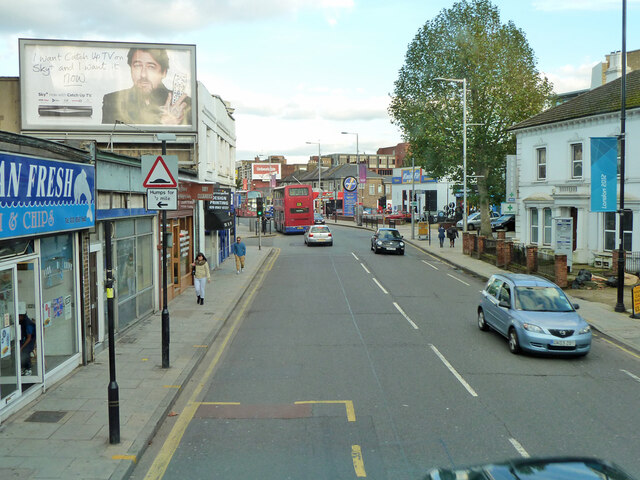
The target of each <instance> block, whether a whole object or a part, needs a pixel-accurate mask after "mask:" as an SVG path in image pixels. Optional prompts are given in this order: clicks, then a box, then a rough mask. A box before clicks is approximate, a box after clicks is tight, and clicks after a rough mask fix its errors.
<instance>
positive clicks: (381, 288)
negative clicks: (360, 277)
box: [373, 278, 389, 295]
mask: <svg viewBox="0 0 640 480" xmlns="http://www.w3.org/2000/svg"><path fill="white" fill-rule="evenodd" d="M373 281H374V282H376V285H378V286H379V287H380V290H382V291H383V292H384V293H385V295H389V292H387V291H386V290H385V288H384V287H383V286H382V285H380V282H379V281H378V280H376V279H375V278H374V279H373Z"/></svg>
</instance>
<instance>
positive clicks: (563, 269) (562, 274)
mask: <svg viewBox="0 0 640 480" xmlns="http://www.w3.org/2000/svg"><path fill="white" fill-rule="evenodd" d="M555 260H556V262H555V282H556V285H558V286H559V287H560V288H565V287H566V286H567V256H566V255H556V256H555Z"/></svg>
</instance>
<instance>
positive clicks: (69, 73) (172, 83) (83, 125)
mask: <svg viewBox="0 0 640 480" xmlns="http://www.w3.org/2000/svg"><path fill="white" fill-rule="evenodd" d="M20 89H21V109H22V110H21V111H22V129H23V130H64V131H69V130H75V131H109V132H112V131H114V130H115V131H118V132H122V131H133V132H139V131H141V130H142V131H143V132H156V131H160V132H193V131H195V130H196V104H195V98H193V95H194V94H195V92H196V47H195V45H170V44H155V43H154V44H152V43H118V42H78V41H67V40H38V39H20ZM116 127H117V128H116Z"/></svg>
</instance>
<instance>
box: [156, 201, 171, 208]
mask: <svg viewBox="0 0 640 480" xmlns="http://www.w3.org/2000/svg"><path fill="white" fill-rule="evenodd" d="M168 205H169V204H168V203H162V202H158V208H162V207H166V206H168Z"/></svg>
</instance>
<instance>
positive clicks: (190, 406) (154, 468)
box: [144, 248, 280, 480]
mask: <svg viewBox="0 0 640 480" xmlns="http://www.w3.org/2000/svg"><path fill="white" fill-rule="evenodd" d="M274 251H275V252H276V253H275V255H274V256H273V258H272V259H271V260H270V261H269V262H268V264H267V267H266V268H265V269H263V271H262V272H261V276H260V280H259V281H257V282H256V283H255V285H254V286H253V289H252V290H251V293H249V295H247V297H246V299H245V301H244V303H243V304H242V307H240V309H239V310H238V313H237V314H236V317H235V319H234V320H233V323H232V324H231V327H230V328H229V331H228V332H227V335H226V336H225V337H224V340H223V341H222V343H221V344H220V348H219V349H218V351H217V352H216V354H215V356H214V357H213V359H212V360H211V363H210V364H209V366H208V367H207V369H206V371H205V372H204V375H202V380H201V382H200V383H199V384H198V385H197V386H196V388H195V390H194V391H193V394H192V395H191V397H190V398H189V401H188V402H187V405H186V406H185V408H184V410H183V411H182V415H180V416H178V417H177V420H176V423H175V424H174V425H173V428H172V429H171V432H170V433H169V436H168V437H167V440H166V441H165V442H164V445H163V446H162V448H161V449H160V452H159V453H158V455H157V456H156V458H155V460H154V461H153V464H152V465H151V468H149V471H148V472H147V474H146V475H145V477H144V478H145V480H158V479H161V478H162V477H163V476H164V474H165V472H166V471H167V468H168V467H169V462H170V461H171V458H172V457H173V454H174V453H175V452H176V450H177V449H178V446H179V445H180V440H182V437H183V436H184V433H185V432H186V431H187V427H188V426H189V423H191V420H193V417H194V416H195V414H196V410H198V406H199V403H198V402H197V401H196V399H197V398H198V397H199V396H200V395H201V393H202V390H204V388H205V386H206V383H207V382H208V381H209V379H210V378H211V376H212V374H213V371H214V370H215V368H216V366H217V365H218V362H219V361H220V358H221V357H222V354H223V353H224V352H225V350H226V349H227V346H228V345H229V343H230V342H231V339H232V338H233V335H234V333H235V332H236V330H237V328H238V327H239V325H240V323H241V320H242V318H243V317H244V312H245V311H246V310H247V308H248V307H249V305H251V302H252V301H253V297H254V296H255V295H256V292H257V291H258V289H259V288H260V287H261V286H262V283H263V282H264V278H265V276H266V273H267V272H268V271H270V270H271V268H272V267H273V264H274V263H275V262H276V260H277V259H278V256H279V255H280V249H279V248H277V249H275V250H274Z"/></svg>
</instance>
